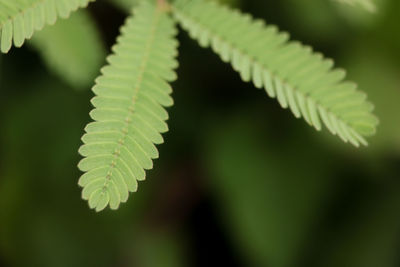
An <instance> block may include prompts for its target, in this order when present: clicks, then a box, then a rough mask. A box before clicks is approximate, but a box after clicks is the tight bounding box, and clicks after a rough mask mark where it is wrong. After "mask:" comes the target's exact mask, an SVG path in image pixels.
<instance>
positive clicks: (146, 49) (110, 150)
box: [79, 1, 178, 211]
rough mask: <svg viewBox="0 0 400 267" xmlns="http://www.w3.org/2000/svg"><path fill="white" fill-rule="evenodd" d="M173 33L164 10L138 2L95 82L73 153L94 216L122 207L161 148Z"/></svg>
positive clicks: (168, 103)
mask: <svg viewBox="0 0 400 267" xmlns="http://www.w3.org/2000/svg"><path fill="white" fill-rule="evenodd" d="M135 10H136V9H135ZM176 33H177V30H176V28H175V23H174V21H173V20H172V18H170V16H169V15H168V14H167V9H166V7H165V6H163V5H160V4H159V5H157V6H156V5H154V4H153V3H149V2H147V1H144V2H142V4H141V5H140V6H139V7H138V8H137V10H136V12H135V14H134V16H131V17H129V18H128V20H127V21H126V23H125V25H124V26H123V27H122V29H121V35H120V37H118V39H117V44H116V45H115V46H114V47H113V48H112V50H113V52H114V54H113V55H111V56H109V57H108V58H107V61H108V63H109V65H108V66H106V67H104V68H103V69H102V70H101V72H102V75H101V76H100V77H99V78H97V79H96V85H95V86H94V87H93V91H94V93H95V94H96V96H95V97H94V98H93V99H92V104H93V105H94V107H95V109H94V110H92V112H90V116H91V117H92V119H93V120H94V122H92V123H89V124H88V125H87V127H86V129H85V130H86V134H85V135H84V136H83V137H82V140H83V142H84V145H82V146H81V148H80V150H79V152H80V154H81V155H82V156H84V157H85V158H84V159H83V160H82V161H81V162H80V163H79V168H80V169H81V170H82V171H84V172H85V174H84V175H82V177H81V178H80V180H79V185H80V186H82V187H83V191H82V197H83V198H84V199H86V200H88V201H89V206H90V207H91V208H94V209H96V211H101V210H103V209H104V208H105V207H107V205H109V206H110V208H111V209H117V208H118V206H119V204H120V203H121V202H126V201H127V199H128V195H129V192H135V191H136V190H137V187H138V183H137V181H141V180H144V179H145V170H149V169H151V168H152V167H153V161H152V160H153V159H155V158H157V157H158V151H157V149H156V147H155V144H161V143H163V137H162V136H161V133H164V132H166V131H168V126H167V124H166V123H165V121H166V120H167V119H168V114H167V112H166V111H165V109H164V108H163V106H164V107H168V106H171V105H172V104H173V100H172V98H171V97H170V94H171V92H172V89H171V87H170V85H169V84H168V82H172V81H174V80H175V79H176V78H177V76H176V74H175V72H174V69H175V68H176V67H177V66H178V63H177V61H176V60H175V57H176V56H177V46H178V42H177V41H176V40H175V38H174V37H175V35H176Z"/></svg>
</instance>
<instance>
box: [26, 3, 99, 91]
mask: <svg viewBox="0 0 400 267" xmlns="http://www.w3.org/2000/svg"><path fill="white" fill-rule="evenodd" d="M29 43H30V44H32V45H33V46H34V47H35V48H36V50H37V51H38V52H39V53H40V55H41V56H42V58H43V60H44V62H45V63H46V64H47V65H48V67H49V70H51V71H54V72H55V73H56V74H58V75H59V77H60V78H61V79H64V80H65V81H66V82H68V83H69V84H70V85H72V86H74V87H77V88H82V87H85V88H86V87H87V86H89V85H90V84H91V83H92V82H93V79H94V78H96V76H97V75H98V72H99V69H100V67H101V65H102V64H103V61H104V58H105V48H104V46H103V42H102V40H101V38H100V33H99V32H98V29H97V27H96V25H95V24H94V23H93V20H92V18H91V17H90V14H89V12H88V11H87V10H85V9H82V10H79V11H77V12H74V13H73V14H71V16H70V18H69V19H67V20H60V21H59V22H57V23H56V24H55V25H53V26H49V27H46V28H45V29H43V30H42V31H40V32H38V33H36V34H35V35H34V36H33V37H32V39H31V40H30V42H29Z"/></svg>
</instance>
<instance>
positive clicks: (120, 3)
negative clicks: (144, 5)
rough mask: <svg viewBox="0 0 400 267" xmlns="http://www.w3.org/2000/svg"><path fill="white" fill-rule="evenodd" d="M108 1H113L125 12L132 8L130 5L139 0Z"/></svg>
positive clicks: (135, 3) (132, 5)
mask: <svg viewBox="0 0 400 267" xmlns="http://www.w3.org/2000/svg"><path fill="white" fill-rule="evenodd" d="M110 1H111V2H113V3H114V4H115V5H116V6H118V7H119V8H121V9H123V10H125V11H126V12H129V11H130V10H131V9H132V7H134V6H135V5H137V4H138V3H139V1H141V0H110ZM142 1H143V0H142Z"/></svg>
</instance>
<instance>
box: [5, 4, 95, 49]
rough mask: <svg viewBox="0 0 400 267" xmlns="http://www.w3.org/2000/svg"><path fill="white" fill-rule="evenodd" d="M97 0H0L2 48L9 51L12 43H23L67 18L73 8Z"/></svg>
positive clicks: (18, 45) (17, 44)
mask: <svg viewBox="0 0 400 267" xmlns="http://www.w3.org/2000/svg"><path fill="white" fill-rule="evenodd" d="M92 1H94V0H0V41H1V44H0V50H1V52H3V53H7V52H8V51H9V50H10V48H11V46H12V43H14V45H15V46H16V47H21V46H22V45H23V44H24V41H25V39H30V38H31V37H32V35H33V33H34V31H38V30H41V29H42V28H43V27H44V25H45V24H54V23H55V22H56V20H57V18H58V17H61V18H67V17H69V14H70V13H71V12H72V11H75V10H77V9H78V8H79V7H86V6H87V5H88V3H89V2H92Z"/></svg>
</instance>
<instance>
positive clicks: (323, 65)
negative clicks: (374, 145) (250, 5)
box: [173, 0, 378, 146]
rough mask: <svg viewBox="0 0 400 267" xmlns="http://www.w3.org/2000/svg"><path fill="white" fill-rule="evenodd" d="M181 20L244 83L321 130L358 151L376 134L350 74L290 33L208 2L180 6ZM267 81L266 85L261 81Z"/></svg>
mask: <svg viewBox="0 0 400 267" xmlns="http://www.w3.org/2000/svg"><path fill="white" fill-rule="evenodd" d="M173 11H174V14H175V17H176V19H177V20H178V21H179V23H180V24H181V25H182V27H183V28H184V29H185V30H187V31H188V32H189V34H190V36H191V37H192V38H194V39H196V40H197V41H198V42H199V43H200V45H201V46H203V47H211V48H212V49H213V51H214V52H216V53H217V54H219V55H220V56H221V58H222V60H224V61H226V62H230V63H231V64H232V66H233V69H234V70H235V71H237V72H239V73H240V75H241V78H242V80H244V81H250V80H252V81H253V83H254V84H255V86H256V87H264V88H265V90H266V92H267V93H268V95H269V96H270V97H273V98H277V100H278V102H279V103H280V105H281V106H282V107H283V108H290V109H291V110H292V112H293V114H294V115H295V116H296V117H299V116H302V117H303V118H304V119H305V120H306V122H307V123H308V124H310V125H312V126H314V127H315V128H316V129H317V130H320V129H321V126H322V124H324V125H325V126H326V127H327V128H328V129H329V130H330V131H331V132H332V134H334V135H338V136H339V137H340V138H341V139H342V140H343V141H344V142H350V143H352V144H353V145H355V146H359V145H360V144H363V145H367V141H366V140H365V137H366V136H371V135H373V134H375V132H376V126H377V124H378V119H377V118H376V117H375V116H374V115H373V114H372V110H373V105H372V104H371V103H369V102H368V101H367V100H366V95H365V94H364V93H363V92H361V91H358V90H357V86H356V84H354V83H351V82H348V81H345V80H344V78H345V72H344V71H343V70H340V69H333V68H332V67H333V62H332V61H331V60H327V59H324V58H323V56H322V55H321V54H319V53H315V52H313V51H312V49H311V48H310V47H308V46H304V45H302V44H300V43H299V42H294V41H289V36H288V34H287V33H281V32H278V30H277V28H276V27H275V26H266V25H265V23H264V22H263V21H261V20H254V19H253V18H252V17H251V16H250V15H245V14H242V13H240V12H239V11H236V10H232V9H230V8H227V7H223V6H221V5H219V4H216V3H215V2H211V1H204V0H177V1H176V4H175V5H174V6H173ZM261 77H263V79H261Z"/></svg>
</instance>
